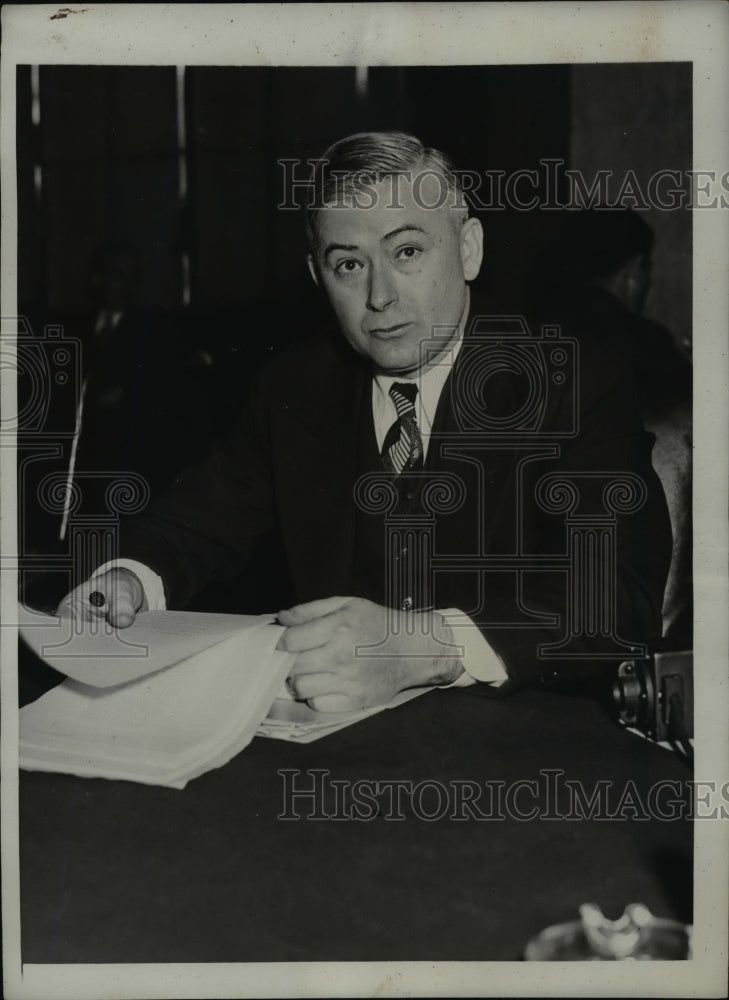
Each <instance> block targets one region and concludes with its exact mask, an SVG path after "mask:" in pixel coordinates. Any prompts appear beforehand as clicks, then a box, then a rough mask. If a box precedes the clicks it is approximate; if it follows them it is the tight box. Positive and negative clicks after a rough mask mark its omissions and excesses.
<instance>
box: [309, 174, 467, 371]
mask: <svg viewBox="0 0 729 1000" xmlns="http://www.w3.org/2000/svg"><path fill="white" fill-rule="evenodd" d="M393 192H395V194H396V196H395V197H393ZM416 192H417V198H414V197H413V185H412V184H410V183H409V182H408V181H407V179H406V178H404V177H400V178H397V179H396V178H387V179H385V180H383V181H382V182H381V183H380V184H376V185H374V186H372V187H371V188H368V189H367V191H366V192H363V193H362V195H361V197H360V198H359V204H360V205H361V206H362V207H357V204H356V203H355V204H352V202H351V201H350V204H349V206H347V207H334V206H332V207H328V208H324V209H322V210H321V211H320V212H319V215H318V219H317V233H318V241H317V249H316V260H315V261H314V260H312V259H310V262H309V263H310V267H311V269H312V274H313V275H314V278H315V280H317V281H319V282H320V283H321V284H322V285H323V287H324V290H325V291H326V293H327V295H328V297H329V301H330V302H331V304H332V307H333V309H334V312H335V314H336V316H337V319H338V321H339V325H340V327H341V330H342V333H343V334H344V336H345V337H346V339H347V341H348V342H349V343H350V344H351V346H352V347H353V348H354V350H355V351H357V352H358V353H359V354H362V355H364V356H365V357H367V358H370V359H371V361H372V362H373V364H374V366H375V368H376V369H377V370H379V371H383V372H387V373H389V374H393V375H395V374H397V375H412V374H414V373H415V372H416V371H417V370H418V369H419V368H421V367H423V362H424V357H423V355H422V354H421V350H420V345H421V343H422V342H423V341H426V340H429V339H431V338H432V337H433V336H434V335H435V336H438V337H439V338H442V339H443V344H442V346H443V349H445V347H446V346H447V345H448V343H449V342H450V341H451V340H452V339H453V338H454V337H455V335H456V331H457V328H458V324H459V322H460V320H461V316H462V314H463V310H464V306H465V302H466V281H467V280H471V279H472V278H475V277H476V275H477V274H478V271H479V268H480V265H481V254H482V232H481V224H480V223H479V222H478V220H477V219H469V220H468V221H467V222H465V223H464V224H461V218H459V217H458V216H457V215H456V213H455V212H454V210H453V209H452V208H450V207H448V205H447V204H445V205H443V206H441V207H440V208H428V207H427V206H428V205H429V204H430V205H433V204H436V203H437V202H438V200H439V196H441V186H440V184H439V182H438V180H437V179H436V178H434V177H426V178H424V179H423V183H422V184H421V185H420V186H419V187H417V186H416ZM440 200H441V201H442V200H443V199H442V196H441V197H440ZM372 202H374V204H372ZM364 206H368V207H364ZM369 206H371V207H369ZM443 328H445V330H444V329H443ZM431 360H432V357H431Z"/></svg>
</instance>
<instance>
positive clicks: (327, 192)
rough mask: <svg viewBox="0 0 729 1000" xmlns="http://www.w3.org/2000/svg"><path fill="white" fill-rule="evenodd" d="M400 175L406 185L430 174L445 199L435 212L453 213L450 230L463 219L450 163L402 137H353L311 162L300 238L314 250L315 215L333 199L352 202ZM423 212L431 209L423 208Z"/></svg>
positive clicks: (461, 201)
mask: <svg viewBox="0 0 729 1000" xmlns="http://www.w3.org/2000/svg"><path fill="white" fill-rule="evenodd" d="M396 175H404V176H405V177H406V178H407V179H408V180H409V181H413V180H414V179H415V178H416V177H418V176H421V177H422V176H423V175H435V176H437V177H438V178H442V181H443V182H444V184H445V197H444V198H443V199H439V201H438V204H437V207H440V206H442V205H447V206H448V207H449V208H451V209H453V211H454V225H462V224H463V222H465V220H466V219H467V218H468V204H467V202H466V200H465V197H464V194H463V191H462V189H461V185H460V183H459V180H458V177H457V176H456V173H455V168H454V166H453V164H452V162H451V161H450V159H449V158H448V157H447V156H446V155H445V153H442V152H441V151H440V150H438V149H434V148H432V147H431V146H425V145H423V143H422V142H421V141H420V139H418V138H416V136H414V135H410V134H408V133H407V132H358V133H357V134H356V135H349V136H346V137H345V138H344V139H340V140H339V141H338V142H335V143H334V145H332V146H330V147H329V149H327V151H326V152H325V153H324V154H323V155H322V157H321V158H320V159H319V160H318V161H317V162H316V165H315V167H314V173H313V177H312V182H313V197H312V198H311V199H310V200H309V202H308V204H307V206H306V233H307V236H308V238H309V243H310V245H311V246H312V247H314V246H316V237H317V231H316V223H317V216H318V215H319V212H320V211H321V210H322V209H323V208H325V207H326V206H327V205H331V204H333V203H334V202H335V201H337V200H341V199H342V197H344V198H345V199H347V198H352V197H353V196H354V195H355V194H356V192H357V191H361V190H362V189H363V188H364V186H365V185H370V186H371V185H373V184H377V183H380V182H381V181H383V180H384V179H385V178H388V177H394V176H396ZM426 207H436V205H429V206H426Z"/></svg>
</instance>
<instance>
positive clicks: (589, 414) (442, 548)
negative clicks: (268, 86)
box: [121, 331, 671, 693]
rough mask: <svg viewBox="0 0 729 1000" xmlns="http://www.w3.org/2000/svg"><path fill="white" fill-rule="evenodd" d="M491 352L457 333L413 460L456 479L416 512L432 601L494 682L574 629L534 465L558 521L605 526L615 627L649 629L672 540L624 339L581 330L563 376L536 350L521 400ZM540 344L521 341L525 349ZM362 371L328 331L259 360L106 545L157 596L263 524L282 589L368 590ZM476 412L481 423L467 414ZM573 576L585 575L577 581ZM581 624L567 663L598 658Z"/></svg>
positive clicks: (178, 598)
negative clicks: (449, 498) (201, 437)
mask: <svg viewBox="0 0 729 1000" xmlns="http://www.w3.org/2000/svg"><path fill="white" fill-rule="evenodd" d="M488 343H489V344H490V342H488ZM523 345H524V342H522V346H523ZM487 347H488V344H487ZM499 350H500V351H501V354H500V355H497V354H495V353H494V349H493V348H491V347H488V349H486V348H485V347H484V342H483V338H482V337H480V335H479V334H478V332H476V333H474V332H473V331H471V332H470V333H469V334H467V336H466V339H465V342H464V345H463V348H462V351H461V353H460V355H459V357H458V360H457V362H456V365H455V366H454V368H453V370H452V371H451V373H450V376H449V378H448V381H447V383H446V386H445V389H444V391H443V394H442V396H441V400H440V403H439V406H438V411H437V414H436V419H435V423H434V428H433V438H432V439H431V443H430V447H429V452H428V460H427V465H426V472H427V473H428V475H429V476H430V477H431V478H432V477H438V476H441V478H443V475H444V474H445V477H446V478H447V477H448V476H450V477H451V478H450V482H451V484H452V483H453V482H454V480H457V481H458V482H460V484H461V494H462V495H461V501H460V503H457V504H456V509H453V510H451V511H450V512H446V513H439V514H436V515H435V517H434V518H433V519H431V521H430V524H431V525H432V529H433V535H432V546H431V551H432V553H433V554H434V556H435V558H434V559H433V564H434V570H433V581H434V582H433V604H434V606H435V607H440V608H445V607H458V608H460V609H461V610H462V611H464V612H466V613H468V614H470V615H471V616H472V617H473V618H474V620H475V621H476V623H477V624H478V625H479V627H480V628H481V629H482V631H483V633H484V635H485V636H486V638H487V640H488V641H489V643H490V644H491V646H492V647H493V648H494V649H495V650H496V651H497V652H498V653H499V655H500V656H501V657H502V659H503V661H504V662H505V664H506V667H507V670H508V672H509V675H510V678H511V679H512V682H513V683H512V684H508V685H506V686H505V687H503V688H502V689H501V692H500V693H504V692H505V691H507V690H509V688H510V687H512V686H514V684H520V683H524V682H527V681H532V680H534V679H535V678H545V677H548V676H552V675H554V674H555V672H557V673H558V672H559V670H560V669H561V667H560V666H559V663H560V661H559V659H554V658H551V659H550V658H549V656H547V657H546V658H545V655H544V647H545V646H547V645H549V644H555V643H558V642H559V640H560V639H561V638H563V637H564V635H565V629H567V630H568V631H569V628H570V627H572V629H573V631H574V622H572V625H570V621H569V619H570V613H568V609H567V604H568V600H569V597H568V579H569V578H568V575H567V573H566V560H567V559H568V556H569V545H570V544H572V543H571V542H570V538H571V535H570V531H569V528H568V526H567V523H566V518H565V511H564V510H558V511H556V512H555V510H551V511H550V510H549V509H545V506H546V508H549V503H547V504H546V505H545V502H544V495H545V494H544V490H542V494H541V495H542V501H541V502H537V501H536V500H535V490H536V489H537V484H538V483H539V481H540V480H541V481H542V486H543V487H544V485H545V482H544V479H543V477H545V476H549V475H552V476H558V475H561V474H565V475H567V476H568V478H569V477H570V476H571V477H572V481H573V482H575V483H576V487H575V489H576V490H577V494H576V495H577V498H578V502H577V505H576V506H575V507H574V509H573V510H572V513H571V517H572V519H573V521H574V519H575V518H577V519H580V518H582V521H581V523H582V524H588V525H589V524H597V530H598V533H599V530H600V524H602V525H603V529H606V530H607V531H608V534H609V535H610V537H612V539H613V540H612V541H611V542H609V543H608V547H607V549H604V550H602V549H598V551H597V554H596V557H595V559H594V560H593V563H594V564H595V565H596V566H597V567H598V568H597V570H595V569H594V567H593V571H594V572H598V573H599V572H601V571H602V570H603V569H604V570H605V571H606V572H607V573H608V576H609V577H610V579H611V580H612V581H613V583H614V587H610V586H609V587H608V590H611V589H612V593H605V594H604V595H603V598H601V600H602V599H604V600H605V601H608V602H610V601H613V603H614V616H613V618H614V630H615V631H616V632H617V634H618V635H619V636H620V638H621V639H623V640H628V641H630V642H640V641H651V640H653V639H655V638H657V637H659V636H660V628H661V615H660V612H661V599H662V593H663V587H664V584H665V577H666V572H667V568H668V560H669V558H670V544H671V541H670V526H669V522H668V515H667V511H666V506H665V500H664V498H663V495H662V491H661V487H660V484H659V483H658V480H657V479H656V477H655V475H654V473H653V471H652V469H651V466H650V449H651V444H652V440H653V439H652V436H651V435H649V434H646V433H645V432H644V431H643V429H642V426H641V424H640V418H639V414H638V409H637V404H636V400H635V392H634V389H633V383H632V378H631V373H630V365H629V363H627V361H626V358H625V356H624V354H623V352H621V351H620V350H618V349H617V348H616V346H615V345H614V344H610V343H605V342H598V341H596V340H595V339H594V338H590V337H589V336H586V337H585V338H584V341H583V342H581V343H580V344H579V345H578V346H577V348H576V351H575V358H574V366H573V367H571V365H570V362H569V358H568V359H567V363H566V365H563V368H564V371H565V372H566V374H567V377H566V378H563V379H562V380H559V379H557V378H553V377H552V376H553V372H552V369H551V368H550V365H551V361H549V362H548V363H547V365H546V367H543V370H542V372H541V375H542V377H543V378H544V379H545V382H544V385H542V386H541V388H539V390H538V393H537V396H538V398H536V403H535V398H533V393H532V396H530V392H531V390H530V387H529V379H528V378H527V379H526V380H525V376H524V371H523V370H521V369H520V368H519V365H518V364H516V365H515V364H514V363H510V361H509V350H510V348H509V345H508V344H507V345H506V348H504V346H503V344H502V346H501V348H499ZM539 350H541V348H539V347H537V346H536V345H530V344H529V343H528V342H527V352H529V351H531V356H532V357H534V353H535V351H539ZM504 351H506V355H504ZM512 353H513V349H512ZM504 357H505V358H506V360H504ZM499 358H500V359H501V360H499ZM562 360H564V359H562ZM537 367H538V366H537ZM545 372H546V375H545ZM371 379H372V376H371V373H370V371H369V369H368V366H367V363H366V362H365V361H364V360H363V359H362V358H360V357H358V356H357V355H355V354H354V353H353V352H352V351H351V350H350V349H349V347H348V346H347V345H346V344H345V343H344V342H343V340H342V338H341V335H338V334H336V333H334V334H329V335H322V336H318V337H315V338H311V339H309V340H306V341H303V342H302V343H300V344H298V345H296V346H295V347H294V348H293V349H290V350H288V349H287V350H286V351H284V352H282V353H281V354H280V355H279V356H278V357H274V358H273V359H272V362H271V364H270V365H267V366H266V367H265V368H264V370H263V371H262V372H261V373H260V377H259V378H258V380H257V385H256V389H255V391H254V393H253V394H252V396H251V398H250V400H249V402H248V404H247V405H246V406H245V407H244V410H243V412H242V414H241V417H240V420H239V421H238V423H237V425H236V427H235V428H234V429H233V431H232V432H231V434H230V435H229V437H228V438H227V440H226V441H225V442H224V443H223V444H221V445H220V446H219V447H218V448H217V449H216V450H215V451H214V452H213V454H212V455H211V457H210V459H209V460H208V462H207V463H206V464H205V465H204V466H202V467H199V468H196V469H191V470H189V471H187V472H186V473H184V474H183V475H181V476H180V477H179V478H178V481H177V483H176V486H175V488H174V489H173V490H172V491H171V492H170V493H169V494H168V495H167V496H166V497H165V498H163V499H162V500H161V501H159V502H158V503H157V504H156V505H155V506H154V507H153V508H152V509H151V510H150V511H149V512H148V513H147V514H145V515H144V516H142V517H139V518H135V519H133V520H130V522H129V523H128V524H127V525H126V526H125V527H124V529H123V531H122V545H121V555H123V556H125V557H127V558H135V559H139V560H140V561H142V562H144V563H146V564H147V565H149V566H150V567H151V568H153V569H154V570H155V571H156V572H157V573H159V574H160V576H161V577H162V579H163V581H164V584H165V590H166V594H167V600H168V606H171V607H184V606H185V605H186V604H187V603H188V602H189V600H190V599H191V597H192V596H193V595H194V594H195V593H196V592H197V591H198V590H199V589H200V588H201V587H203V586H205V584H207V583H208V582H209V581H210V580H214V579H222V578H225V577H226V576H227V577H228V578H232V577H233V576H234V575H235V574H236V573H237V572H239V571H240V568H241V566H242V565H243V562H244V560H245V558H246V557H247V555H248V554H249V553H250V551H251V548H252V546H253V545H254V544H255V542H256V539H258V538H259V537H260V536H261V535H263V534H265V533H266V532H269V531H272V530H276V531H277V532H278V534H279V536H280V540H281V544H282V547H283V552H284V554H285V561H286V564H287V569H288V572H289V574H290V578H291V583H292V586H293V594H294V597H295V599H296V600H297V601H309V600H313V599H315V598H320V597H327V596H332V595H336V594H339V595H350V594H354V595H358V596H367V597H374V598H376V597H377V596H378V595H377V594H375V593H372V592H371V590H370V592H367V591H366V590H365V589H364V586H363V575H362V573H361V567H360V566H359V565H358V562H357V560H358V552H361V551H362V538H363V535H367V537H368V538H369V539H372V538H377V537H379V538H380V541H381V551H382V553H383V554H384V552H385V543H386V539H385V534H386V532H387V523H386V519H387V517H388V515H386V514H384V513H383V512H382V511H380V512H375V513H364V512H363V511H362V510H359V509H358V507H357V504H355V502H354V499H353V491H354V486H355V483H356V481H357V480H358V478H359V477H361V476H362V475H363V474H366V473H368V472H370V473H371V472H374V471H375V469H376V465H377V460H376V450H375V448H374V429H373V428H372V426H371V425H372V415H371V402H370V400H371ZM482 390H483V392H482ZM539 393H541V396H540V395H539ZM575 405H576V409H575ZM482 413H486V414H487V415H488V420H485V421H483V422H481V421H480V414H482ZM535 413H536V414H537V416H536V417H534V414H535ZM520 414H521V415H522V416H523V418H524V419H521V418H520V417H519V415H520ZM510 415H516V417H515V418H514V419H512V418H511V416H510ZM572 425H574V426H573V427H572V429H573V430H574V433H572V434H570V427H571V426H572ZM494 428H496V429H495V430H494ZM560 433H563V435H564V436H561V437H560V436H559V435H560ZM373 456H374V459H373ZM626 472H629V473H633V474H634V475H636V476H638V477H640V480H641V481H642V482H643V484H644V487H645V489H644V494H645V496H644V501H643V503H642V506H641V507H640V509H639V510H637V511H636V512H635V513H633V514H628V515H624V516H621V515H619V514H615V512H614V511H613V513H612V514H610V511H606V507H605V489H606V483H608V482H609V481H612V480H614V478H615V475H616V474H618V473H626ZM554 488H555V489H559V484H554ZM547 492H549V491H547ZM562 495H564V491H563V493H562ZM555 496H556V497H557V500H558V499H559V496H558V495H557V494H555ZM557 506H559V504H558V505H557ZM591 518H592V520H590V519H591ZM585 519H587V520H585ZM595 519H597V521H595ZM390 524H392V522H391V521H390ZM373 531H374V534H373ZM378 532H379V535H378ZM603 534H604V531H603ZM383 559H384V555H383ZM383 566H384V562H383ZM612 566H614V573H613V572H612V569H611V567H612ZM577 586H579V587H582V588H583V590H585V592H586V593H587V590H588V589H589V585H588V583H587V582H586V581H584V580H583V581H582V582H581V583H578V584H577ZM586 588H587V589H586ZM379 596H380V597H381V599H382V598H383V597H385V596H386V595H385V590H384V588H383V589H382V590H381V593H380V595H379ZM382 603H384V600H382ZM241 610H242V611H243V610H246V609H244V608H242V609H241ZM611 613H612V612H611ZM591 630H592V632H593V633H594V632H595V629H594V628H592V625H590V627H588V628H587V629H585V628H582V629H581V633H582V634H580V635H578V636H577V637H576V638H575V639H574V641H573V642H572V645H571V647H570V658H569V664H570V669H571V671H572V672H574V670H575V669H577V670H582V669H589V665H590V663H592V662H597V661H594V660H593V656H595V655H597V656H602V658H603V660H604V658H605V651H606V646H605V637H604V636H601V635H599V634H588V633H589V632H590V631H591ZM577 631H578V632H580V629H577ZM598 631H599V629H598ZM608 645H609V644H608ZM540 650H541V651H540ZM615 655H616V658H618V659H619V658H621V657H620V656H617V654H615ZM600 662H602V660H601V661H600Z"/></svg>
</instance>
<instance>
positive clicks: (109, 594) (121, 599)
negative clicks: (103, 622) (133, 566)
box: [93, 568, 144, 628]
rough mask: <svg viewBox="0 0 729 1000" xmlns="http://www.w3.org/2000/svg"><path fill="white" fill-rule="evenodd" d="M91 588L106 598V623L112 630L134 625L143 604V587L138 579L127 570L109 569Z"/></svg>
mask: <svg viewBox="0 0 729 1000" xmlns="http://www.w3.org/2000/svg"><path fill="white" fill-rule="evenodd" d="M93 586H94V587H96V588H97V589H98V590H100V591H101V593H102V594H104V595H105V596H106V599H107V602H108V607H109V612H108V621H109V624H110V625H113V626H114V628H128V627H129V626H130V625H132V624H133V623H134V620H135V619H136V617H137V612H138V611H140V610H141V608H142V605H143V603H144V587H143V586H142V583H141V581H140V579H139V577H138V576H137V575H136V574H135V573H132V572H131V570H128V569H121V568H118V569H110V570H107V572H106V573H104V575H103V576H102V577H100V578H99V579H98V580H94V581H93Z"/></svg>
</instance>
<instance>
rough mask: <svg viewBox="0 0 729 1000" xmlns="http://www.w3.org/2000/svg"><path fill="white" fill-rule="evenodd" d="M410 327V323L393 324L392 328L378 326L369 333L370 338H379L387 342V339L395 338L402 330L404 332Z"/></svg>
mask: <svg viewBox="0 0 729 1000" xmlns="http://www.w3.org/2000/svg"><path fill="white" fill-rule="evenodd" d="M409 326H410V323H395V324H393V326H378V327H375V328H374V329H372V330H370V331H369V336H370V337H379V338H381V339H382V340H387V338H388V337H396V336H397V335H398V334H399V333H402V332H403V330H406V329H407V328H408V327H409Z"/></svg>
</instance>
